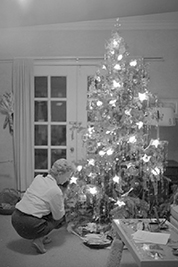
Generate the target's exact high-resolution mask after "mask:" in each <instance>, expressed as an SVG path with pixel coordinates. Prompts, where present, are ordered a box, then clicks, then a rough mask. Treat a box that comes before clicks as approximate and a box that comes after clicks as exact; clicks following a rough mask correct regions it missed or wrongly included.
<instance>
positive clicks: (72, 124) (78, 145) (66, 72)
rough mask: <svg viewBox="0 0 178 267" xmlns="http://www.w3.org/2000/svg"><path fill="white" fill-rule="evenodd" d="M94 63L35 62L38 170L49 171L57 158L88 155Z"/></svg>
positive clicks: (36, 170) (35, 124)
mask: <svg viewBox="0 0 178 267" xmlns="http://www.w3.org/2000/svg"><path fill="white" fill-rule="evenodd" d="M96 69H97V68H96V67H95V66H79V65H77V66H75V65H74V66H58V65H56V66H55V65H54V66H48V65H42V66H41V65H39V66H34V109H35V118H34V163H35V166H34V167H35V174H37V173H41V172H47V171H48V169H49V168H50V167H51V165H52V164H53V163H54V161H55V160H57V159H59V158H66V159H67V160H68V161H69V162H73V161H77V160H80V159H82V158H84V157H85V155H86V151H85V145H84V143H83V134H84V132H85V129H86V127H87V123H88V120H87V109H86V107H87V90H88V88H89V85H90V80H91V77H92V76H93V75H94V74H95V71H96Z"/></svg>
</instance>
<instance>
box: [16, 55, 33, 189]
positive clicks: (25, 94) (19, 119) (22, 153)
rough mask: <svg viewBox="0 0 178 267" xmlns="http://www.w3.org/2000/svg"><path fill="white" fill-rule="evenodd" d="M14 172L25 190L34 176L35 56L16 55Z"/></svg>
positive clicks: (17, 185) (17, 182)
mask: <svg viewBox="0 0 178 267" xmlns="http://www.w3.org/2000/svg"><path fill="white" fill-rule="evenodd" d="M12 87H13V94H14V135H13V149H14V169H15V170H14V172H15V179H16V188H17V189H18V190H19V191H21V192H24V191H26V189H27V188H28V186H29V185H30V184H31V182H32V180H33V178H34V159H33V158H34V157H33V154H34V149H33V144H34V133H33V131H34V130H33V121H34V74H33V60H32V59H14V61H13V69H12Z"/></svg>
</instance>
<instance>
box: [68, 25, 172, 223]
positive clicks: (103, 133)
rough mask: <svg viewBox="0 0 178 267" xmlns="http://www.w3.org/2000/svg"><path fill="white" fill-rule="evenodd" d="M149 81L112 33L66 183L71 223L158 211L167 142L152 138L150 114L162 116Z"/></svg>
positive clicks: (144, 68) (93, 84) (143, 66)
mask: <svg viewBox="0 0 178 267" xmlns="http://www.w3.org/2000/svg"><path fill="white" fill-rule="evenodd" d="M148 82H149V75H148V72H147V66H146V64H145V63H144V60H143V59H138V58H137V59H135V58H132V57H131V56H130V55H129V53H128V48H127V45H126V43H125V41H124V39H123V38H122V37H121V36H120V35H119V32H118V30H116V31H114V32H113V33H112V36H111V38H110V40H109V41H108V42H107V44H106V53H105V56H104V61H103V63H102V66H101V68H99V69H98V71H97V72H96V74H95V76H94V77H93V79H92V80H91V85H90V88H89V91H88V103H87V112H88V127H87V129H86V131H85V132H84V135H83V142H84V145H85V147H86V152H87V155H86V159H84V160H81V161H80V162H77V163H76V173H75V174H74V177H72V179H71V181H70V186H69V190H68V195H67V201H66V210H67V215H68V220H69V221H75V220H78V221H80V220H88V221H90V222H96V223H99V224H102V223H109V222H111V221H112V219H113V218H123V217H124V218H138V217H150V216H155V215H156V213H159V212H160V210H159V209H158V208H159V207H161V201H162V200H163V198H164V196H163V195H164V189H165V187H164V179H163V173H164V167H165V161H166V157H167V155H166V154H167V150H166V146H167V142H166V141H161V140H160V139H159V136H157V137H156V138H155V139H153V138H151V137H150V136H151V135H150V132H151V126H150V125H149V124H150V123H149V122H150V118H152V119H153V118H154V119H156V120H157V121H158V122H159V120H160V119H161V118H160V117H159V113H158V112H157V111H156V112H155V110H156V109H155V107H157V106H158V102H159V101H158V99H157V97H156V96H155V95H153V94H152V93H151V92H150V91H149V90H148ZM157 127H158V126H157Z"/></svg>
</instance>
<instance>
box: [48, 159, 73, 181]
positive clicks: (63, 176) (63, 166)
mask: <svg viewBox="0 0 178 267" xmlns="http://www.w3.org/2000/svg"><path fill="white" fill-rule="evenodd" d="M73 172H74V169H73V168H72V166H71V165H70V164H68V162H67V160H66V159H58V160H56V161H55V162H54V164H53V165H52V167H51V169H50V170H49V174H51V176H52V177H54V178H55V179H56V181H57V184H58V185H63V184H65V183H66V182H68V181H69V179H70V177H71V175H72V173H73Z"/></svg>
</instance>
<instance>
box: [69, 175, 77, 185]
mask: <svg viewBox="0 0 178 267" xmlns="http://www.w3.org/2000/svg"><path fill="white" fill-rule="evenodd" d="M77 180H78V178H77V177H74V176H72V177H71V179H70V184H76V183H77Z"/></svg>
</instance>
